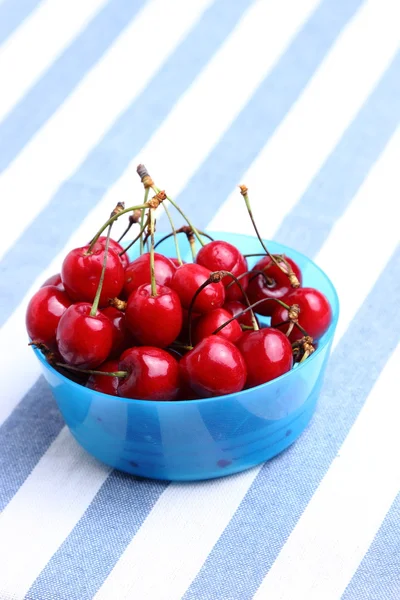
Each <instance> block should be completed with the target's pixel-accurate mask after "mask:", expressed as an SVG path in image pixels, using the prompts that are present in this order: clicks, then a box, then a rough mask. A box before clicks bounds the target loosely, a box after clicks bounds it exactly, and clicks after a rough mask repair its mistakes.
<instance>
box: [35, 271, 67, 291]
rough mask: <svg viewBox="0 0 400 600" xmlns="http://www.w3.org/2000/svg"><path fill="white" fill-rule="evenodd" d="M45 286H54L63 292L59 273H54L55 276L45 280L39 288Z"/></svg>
mask: <svg viewBox="0 0 400 600" xmlns="http://www.w3.org/2000/svg"><path fill="white" fill-rule="evenodd" d="M46 285H55V286H56V287H58V289H59V290H62V291H64V285H63V282H62V280H61V274H60V273H56V274H55V275H52V276H51V277H49V278H48V279H46V281H45V282H44V283H42V285H41V286H40V287H46Z"/></svg>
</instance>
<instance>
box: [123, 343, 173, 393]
mask: <svg viewBox="0 0 400 600" xmlns="http://www.w3.org/2000/svg"><path fill="white" fill-rule="evenodd" d="M119 370H120V371H128V375H127V377H124V378H123V379H120V380H119V386H118V395H119V396H122V397H124V398H137V399H139V400H175V398H176V397H177V395H178V391H179V365H178V362H177V361H176V360H175V358H173V357H172V356H171V355H170V354H168V352H166V351H165V350H162V349H161V348H152V347H150V346H141V347H139V348H129V349H128V350H125V352H124V353H123V355H122V356H121V360H120V361H119Z"/></svg>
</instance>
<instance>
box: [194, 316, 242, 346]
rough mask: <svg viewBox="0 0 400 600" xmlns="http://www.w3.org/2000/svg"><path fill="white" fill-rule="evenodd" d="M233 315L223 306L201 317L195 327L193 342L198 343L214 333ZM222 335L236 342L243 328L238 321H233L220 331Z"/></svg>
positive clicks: (219, 333)
mask: <svg viewBox="0 0 400 600" xmlns="http://www.w3.org/2000/svg"><path fill="white" fill-rule="evenodd" d="M231 318H232V315H231V313H230V312H228V311H227V310H224V309H223V308H216V309H215V310H211V311H210V312H208V313H207V314H205V315H203V316H202V317H200V319H199V320H198V321H197V322H196V324H195V326H194V327H193V343H194V344H195V345H197V344H198V343H199V342H201V340H202V339H204V338H205V337H208V336H209V335H212V333H213V332H214V331H215V330H216V329H217V328H218V327H220V326H221V325H223V324H224V323H226V322H227V321H229V319H231ZM216 335H220V336H221V337H223V338H225V339H226V340H229V341H230V342H232V344H234V343H235V342H237V341H238V339H239V338H240V337H241V335H242V329H241V327H240V325H239V323H238V322H237V321H231V323H229V325H226V326H225V327H223V328H222V329H221V331H219V332H218V334H216Z"/></svg>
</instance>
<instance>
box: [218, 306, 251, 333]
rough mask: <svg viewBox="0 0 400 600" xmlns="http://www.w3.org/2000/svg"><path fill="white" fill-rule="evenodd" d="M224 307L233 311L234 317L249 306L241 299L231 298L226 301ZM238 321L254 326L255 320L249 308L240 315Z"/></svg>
mask: <svg viewBox="0 0 400 600" xmlns="http://www.w3.org/2000/svg"><path fill="white" fill-rule="evenodd" d="M223 308H224V309H225V310H227V311H228V312H230V313H231V315H232V317H236V315H238V314H239V313H241V312H242V310H245V309H246V308H247V306H246V305H245V304H242V303H241V302H239V300H229V302H225V304H224V306H223ZM236 320H237V322H238V323H240V324H241V325H246V326H247V327H253V321H252V320H251V314H250V311H249V310H248V311H247V312H245V313H244V315H242V316H241V317H238V318H237V319H236Z"/></svg>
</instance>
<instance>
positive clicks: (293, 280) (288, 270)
mask: <svg viewBox="0 0 400 600" xmlns="http://www.w3.org/2000/svg"><path fill="white" fill-rule="evenodd" d="M239 188H240V193H241V194H242V196H243V198H244V201H245V203H246V208H247V212H248V213H249V217H250V219H251V222H252V224H253V227H254V231H255V232H256V235H257V237H258V241H259V242H260V244H261V246H262V247H263V249H264V251H265V254H266V255H267V256H269V257H270V259H271V260H272V262H273V263H274V264H275V265H276V266H277V267H278V269H280V270H281V271H282V273H285V275H286V276H287V277H288V279H289V281H290V285H291V286H292V287H294V288H298V287H300V282H299V280H298V279H297V277H296V275H295V274H294V272H293V269H292V268H291V266H290V265H289V263H288V262H287V260H286V259H284V258H283V257H281V261H282V262H283V263H284V265H285V267H286V269H284V268H283V267H282V265H281V264H280V263H279V262H278V261H277V260H276V258H275V256H274V255H273V254H271V253H270V252H269V250H268V248H267V246H266V245H265V243H264V240H263V239H262V237H261V235H260V232H259V231H258V227H257V225H256V222H255V219H254V216H253V212H252V210H251V206H250V200H249V196H248V194H247V187H246V186H245V185H241V186H239Z"/></svg>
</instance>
